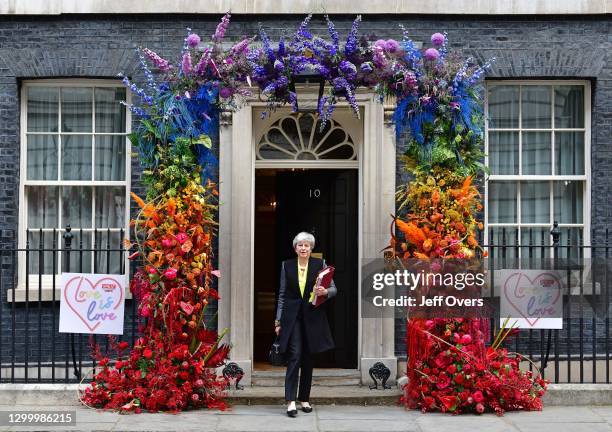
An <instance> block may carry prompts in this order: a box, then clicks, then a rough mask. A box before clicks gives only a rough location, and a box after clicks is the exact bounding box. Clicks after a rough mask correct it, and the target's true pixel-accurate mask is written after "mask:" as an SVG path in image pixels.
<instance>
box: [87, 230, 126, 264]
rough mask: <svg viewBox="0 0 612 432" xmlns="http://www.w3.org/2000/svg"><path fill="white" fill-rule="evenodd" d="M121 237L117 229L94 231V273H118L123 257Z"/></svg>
mask: <svg viewBox="0 0 612 432" xmlns="http://www.w3.org/2000/svg"><path fill="white" fill-rule="evenodd" d="M122 242H123V239H122V238H121V233H120V232H118V231H111V232H110V233H109V232H108V231H105V230H102V231H97V232H96V253H95V258H94V259H95V261H96V268H95V271H96V273H107V274H119V271H120V262H121V259H122V257H123V254H122V252H121V250H119V249H121V248H122V247H123V245H122Z"/></svg>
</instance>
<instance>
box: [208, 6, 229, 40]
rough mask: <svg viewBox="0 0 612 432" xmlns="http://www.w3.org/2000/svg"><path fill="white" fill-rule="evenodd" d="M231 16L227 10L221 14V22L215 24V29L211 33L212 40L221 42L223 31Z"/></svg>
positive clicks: (225, 29)
mask: <svg viewBox="0 0 612 432" xmlns="http://www.w3.org/2000/svg"><path fill="white" fill-rule="evenodd" d="M231 16H232V15H231V14H230V13H229V12H227V13H226V14H225V15H224V16H223V18H221V22H220V23H219V24H218V25H217V29H216V30H215V33H214V34H213V35H212V41H213V42H221V40H222V39H223V38H224V37H225V32H226V31H227V28H228V27H229V23H230V17H231Z"/></svg>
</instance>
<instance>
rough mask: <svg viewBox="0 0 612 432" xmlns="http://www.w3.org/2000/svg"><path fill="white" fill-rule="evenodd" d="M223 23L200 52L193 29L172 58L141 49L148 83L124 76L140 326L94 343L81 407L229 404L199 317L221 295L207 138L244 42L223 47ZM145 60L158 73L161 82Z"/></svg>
mask: <svg viewBox="0 0 612 432" xmlns="http://www.w3.org/2000/svg"><path fill="white" fill-rule="evenodd" d="M228 24H229V14H228V15H226V16H225V17H224V18H223V20H222V21H221V23H220V24H219V26H218V27H217V30H216V32H215V34H214V35H213V37H212V44H210V45H209V46H208V47H205V48H204V49H202V50H198V49H196V48H197V47H198V46H199V45H200V43H201V40H200V37H199V36H198V35H197V34H195V33H191V32H189V34H188V36H187V37H186V38H185V42H184V47H183V51H182V54H181V58H180V59H179V62H178V64H171V63H170V62H169V61H167V60H165V59H163V58H161V57H160V56H159V55H157V54H156V53H154V52H152V51H150V50H148V49H143V50H142V51H140V52H139V55H140V60H141V64H142V68H143V71H144V75H145V77H146V85H145V87H144V88H139V87H137V86H136V85H135V84H133V83H131V82H130V81H129V80H128V79H127V78H125V79H124V82H125V84H126V85H127V86H129V87H130V89H131V90H132V92H133V93H134V94H136V95H137V96H138V97H139V98H140V104H138V105H134V106H130V107H129V108H130V109H131V110H132V111H133V112H134V113H136V114H137V115H138V116H139V124H138V128H137V129H136V131H135V132H134V133H133V134H132V135H131V136H130V139H131V141H132V144H133V146H134V147H135V148H136V149H137V150H138V152H139V155H140V161H141V165H142V167H143V177H142V178H143V182H144V184H145V185H146V186H147V193H146V199H145V200H143V199H141V198H140V197H138V196H136V195H134V194H132V197H133V199H134V200H135V201H136V203H137V204H138V207H139V209H140V211H139V213H138V215H137V217H136V218H135V219H134V220H133V221H132V226H133V227H134V235H135V238H136V242H135V244H134V245H132V244H128V245H127V246H128V247H132V246H135V247H136V252H135V253H133V254H132V255H131V256H130V258H132V259H137V258H139V259H141V260H142V266H141V267H140V268H139V269H138V270H137V271H136V273H135V274H134V276H133V278H132V280H131V283H130V289H131V291H132V294H133V296H134V298H135V299H136V300H137V301H138V304H139V306H138V314H139V316H140V317H141V319H143V320H144V325H142V326H141V327H140V331H141V333H142V336H141V337H140V338H139V339H138V340H137V341H136V344H135V345H134V346H133V347H132V348H131V349H128V348H129V347H128V344H127V343H126V342H121V343H119V344H114V346H113V347H114V348H115V349H116V353H117V357H116V359H115V360H114V361H111V360H110V359H109V358H108V357H105V356H103V355H101V353H100V352H99V350H98V349H96V351H95V353H94V354H95V355H96V357H97V358H98V360H99V366H100V370H99V371H98V372H97V373H96V374H95V375H94V377H93V380H92V383H91V386H89V387H88V388H87V389H86V390H85V391H84V393H83V394H82V401H83V402H84V403H85V404H86V405H89V406H93V407H97V408H108V409H119V410H123V411H134V412H140V411H141V410H143V409H146V410H148V411H151V412H154V411H179V410H184V409H187V408H200V407H208V408H213V407H217V408H224V407H225V403H224V401H223V391H224V389H225V387H226V386H227V381H226V380H225V379H224V378H223V377H220V376H219V374H218V373H217V371H216V368H218V367H219V366H222V365H223V363H224V362H225V360H226V358H227V356H228V353H229V346H228V345H227V344H225V345H222V344H221V341H222V338H223V336H224V334H225V333H226V330H224V331H222V332H221V333H220V334H218V333H217V330H216V328H214V327H213V328H211V327H209V326H208V325H207V322H206V320H205V314H206V309H207V306H208V305H209V303H210V302H211V301H214V300H216V299H218V298H219V296H218V293H217V291H216V289H215V288H214V286H215V285H216V284H215V280H214V279H215V278H216V277H218V276H219V273H218V271H216V270H214V267H213V254H212V252H213V248H212V242H213V237H214V235H215V229H216V225H217V224H216V222H215V214H216V211H217V190H216V185H215V184H214V183H213V181H212V180H211V179H212V178H213V176H214V171H215V166H216V164H217V162H216V158H215V157H214V154H213V152H212V151H211V147H212V140H211V136H212V135H213V134H214V132H215V130H216V128H217V127H218V112H219V110H220V109H228V108H232V107H234V106H235V105H234V96H235V95H239V94H241V92H243V90H241V88H242V87H243V85H244V83H245V82H246V76H247V75H246V73H247V71H248V69H245V67H246V65H247V61H246V56H245V54H246V50H247V48H248V42H249V40H244V41H241V42H239V43H238V44H236V45H235V46H234V47H232V48H231V49H230V50H229V51H223V50H222V49H221V42H222V39H223V37H224V34H225V31H226V30H227V26H228ZM147 60H148V61H149V62H151V63H152V64H153V65H154V66H155V67H156V68H157V69H158V70H159V71H160V72H161V73H162V77H163V78H162V79H163V81H162V82H161V83H158V82H157V81H156V78H155V76H154V74H153V73H152V72H151V70H150V69H149V66H148V63H147Z"/></svg>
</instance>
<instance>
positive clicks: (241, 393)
mask: <svg viewBox="0 0 612 432" xmlns="http://www.w3.org/2000/svg"><path fill="white" fill-rule="evenodd" d="M77 388H78V384H0V405H20V406H23V405H32V406H53V405H68V404H74V405H78V404H79V401H78V397H77ZM311 394H312V397H311V401H312V403H313V404H320V405H331V404H335V405H396V404H397V402H398V400H399V397H400V395H401V391H400V390H399V389H398V388H397V387H392V388H391V389H388V390H381V389H378V390H370V389H369V388H368V387H364V386H338V387H332V386H329V387H322V386H321V387H313V388H312V393H311ZM227 400H228V402H229V403H230V404H235V405H275V404H284V389H283V387H246V388H245V389H244V390H233V389H232V390H230V391H229V392H228V397H227ZM570 405H572V406H581V405H610V406H612V384H551V385H550V386H549V390H548V392H547V393H546V395H545V396H544V406H545V407H546V406H570Z"/></svg>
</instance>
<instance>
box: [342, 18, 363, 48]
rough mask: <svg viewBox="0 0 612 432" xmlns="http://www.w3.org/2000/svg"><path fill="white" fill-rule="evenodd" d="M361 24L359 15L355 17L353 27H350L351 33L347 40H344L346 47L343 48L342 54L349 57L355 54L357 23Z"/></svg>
mask: <svg viewBox="0 0 612 432" xmlns="http://www.w3.org/2000/svg"><path fill="white" fill-rule="evenodd" d="M360 22H361V15H357V18H355V21H353V25H352V26H351V31H350V32H349V34H348V38H347V39H346V45H345V46H344V54H345V55H347V56H349V55H351V54H353V53H354V52H355V50H356V49H357V30H359V23H360Z"/></svg>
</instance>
